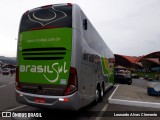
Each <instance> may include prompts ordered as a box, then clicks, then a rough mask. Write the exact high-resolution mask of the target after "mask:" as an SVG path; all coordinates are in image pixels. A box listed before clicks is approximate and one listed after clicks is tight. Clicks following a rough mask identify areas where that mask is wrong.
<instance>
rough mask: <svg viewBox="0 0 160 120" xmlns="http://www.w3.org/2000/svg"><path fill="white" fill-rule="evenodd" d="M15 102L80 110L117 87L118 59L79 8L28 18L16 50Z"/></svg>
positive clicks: (48, 9) (38, 11)
mask: <svg viewBox="0 0 160 120" xmlns="http://www.w3.org/2000/svg"><path fill="white" fill-rule="evenodd" d="M17 61H18V63H17V70H16V100H17V101H18V102H19V103H22V104H27V105H30V106H35V107H45V108H51V109H68V110H78V109H80V108H81V107H83V106H86V105H88V104H90V103H91V102H93V101H99V100H100V99H102V98H103V95H104V92H105V91H106V90H107V89H108V88H109V87H111V86H112V85H113V84H114V78H113V77H114V75H113V71H114V61H115V60H114V55H113V54H112V52H111V50H110V49H109V48H108V47H107V45H106V44H105V42H104V41H103V40H102V38H101V37H100V35H99V34H98V32H97V31H96V30H95V28H94V27H93V25H92V24H91V23H90V21H89V19H88V18H87V17H86V16H85V14H84V13H83V11H82V10H81V8H80V7H79V6H78V5H76V4H71V3H68V4H55V5H48V6H42V7H38V8H35V9H32V10H28V11H27V12H25V13H24V14H23V16H22V18H21V22H20V27H19V37H18V46H17Z"/></svg>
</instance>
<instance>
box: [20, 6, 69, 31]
mask: <svg viewBox="0 0 160 120" xmlns="http://www.w3.org/2000/svg"><path fill="white" fill-rule="evenodd" d="M41 27H72V6H68V5H63V6H49V7H44V8H37V9H34V10H31V11H29V12H26V13H25V14H24V15H23V16H22V20H21V26H20V32H23V31H28V30H33V29H37V28H41Z"/></svg>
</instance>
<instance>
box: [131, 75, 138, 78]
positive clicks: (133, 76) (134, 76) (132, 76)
mask: <svg viewBox="0 0 160 120" xmlns="http://www.w3.org/2000/svg"><path fill="white" fill-rule="evenodd" d="M131 78H137V79H138V78H139V75H137V74H131Z"/></svg>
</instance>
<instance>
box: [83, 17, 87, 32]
mask: <svg viewBox="0 0 160 120" xmlns="http://www.w3.org/2000/svg"><path fill="white" fill-rule="evenodd" d="M83 29H84V30H87V19H83Z"/></svg>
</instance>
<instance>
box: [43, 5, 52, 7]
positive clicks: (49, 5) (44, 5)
mask: <svg viewBox="0 0 160 120" xmlns="http://www.w3.org/2000/svg"><path fill="white" fill-rule="evenodd" d="M51 6H53V5H44V6H41V8H47V7H51Z"/></svg>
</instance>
